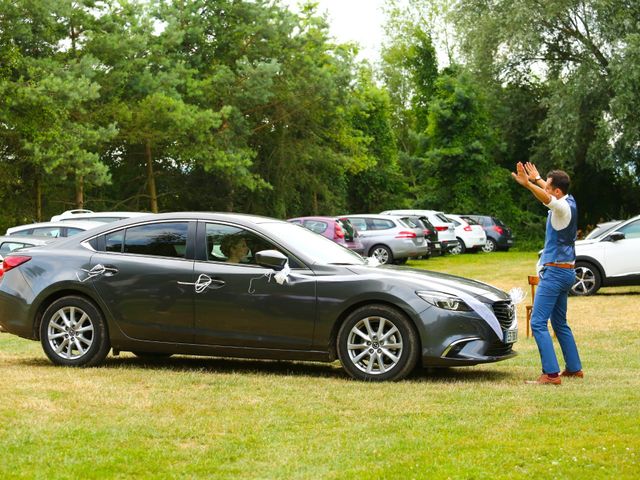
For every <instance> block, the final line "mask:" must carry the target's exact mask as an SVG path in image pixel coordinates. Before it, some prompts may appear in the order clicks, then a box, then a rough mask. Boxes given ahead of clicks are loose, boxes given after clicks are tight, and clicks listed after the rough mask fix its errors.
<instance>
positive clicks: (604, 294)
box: [596, 291, 640, 297]
mask: <svg viewBox="0 0 640 480" xmlns="http://www.w3.org/2000/svg"><path fill="white" fill-rule="evenodd" d="M596 295H597V296H598V297H637V296H640V292H637V291H636V292H598V293H596Z"/></svg>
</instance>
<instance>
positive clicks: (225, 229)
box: [205, 223, 298, 267]
mask: <svg viewBox="0 0 640 480" xmlns="http://www.w3.org/2000/svg"><path fill="white" fill-rule="evenodd" d="M205 230H206V236H207V260H209V261H212V262H225V263H235V264H242V265H257V262H256V258H255V255H256V253H257V252H260V251H262V250H279V251H281V249H279V248H278V247H276V246H275V245H273V244H272V243H271V242H269V241H267V240H265V239H264V238H262V237H260V236H258V235H256V234H255V233H253V232H250V231H248V230H245V229H243V228H240V227H234V226H232V225H223V224H217V223H207V225H206V229H205ZM283 253H284V252H283ZM289 262H290V265H291V266H292V267H295V266H297V265H298V264H297V262H296V261H295V260H293V259H292V258H291V257H289Z"/></svg>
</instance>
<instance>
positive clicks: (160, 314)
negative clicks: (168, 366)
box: [0, 213, 517, 380]
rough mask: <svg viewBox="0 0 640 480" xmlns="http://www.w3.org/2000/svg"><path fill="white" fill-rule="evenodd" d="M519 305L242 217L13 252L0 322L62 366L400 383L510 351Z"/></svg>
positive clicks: (212, 217) (125, 229) (136, 221)
mask: <svg viewBox="0 0 640 480" xmlns="http://www.w3.org/2000/svg"><path fill="white" fill-rule="evenodd" d="M240 251H242V256H240V257H236V255H238V252H240ZM232 258H233V259H232ZM514 310H515V308H514V305H513V303H512V301H511V298H510V297H509V295H508V294H506V293H505V292H503V291H501V290H498V289H496V288H494V287H491V286H489V285H486V284H484V283H480V282H477V281H474V280H468V279H464V278H460V277H455V276H452V275H446V274H441V273H434V272H428V271H424V270H414V269H410V268H403V267H394V266H383V265H378V266H374V265H373V264H369V262H368V261H366V260H365V259H363V258H362V257H361V256H359V255H357V254H355V253H353V252H351V251H349V250H348V249H345V248H342V247H340V246H339V245H336V244H335V243H334V242H332V241H330V240H328V239H327V238H325V237H323V236H321V235H317V234H315V233H313V232H311V231H309V230H307V229H305V228H303V227H301V226H298V225H294V224H291V223H288V222H284V221H280V220H275V219H271V218H265V217H257V216H249V215H236V214H215V213H170V214H159V215H153V216H148V217H138V218H133V219H127V220H121V221H118V222H115V223H110V224H105V225H104V226H103V227H100V228H98V229H95V230H93V231H89V232H86V233H82V234H78V235H76V236H74V237H70V238H67V239H62V240H59V241H57V242H53V243H51V244H48V245H44V246H41V247H35V248H30V249H25V250H20V251H19V252H15V253H10V254H9V255H8V256H7V257H6V258H5V259H4V262H3V267H2V270H0V326H2V327H4V329H5V330H6V331H8V332H9V333H12V334H15V335H19V336H21V337H25V338H29V339H33V340H39V341H40V343H41V344H42V348H43V350H44V352H45V353H46V355H47V356H48V357H49V359H50V360H51V361H52V362H53V363H54V364H57V365H67V366H92V365H97V364H99V363H101V362H102V361H103V360H104V358H105V357H106V355H107V354H108V352H109V350H110V349H113V352H114V353H115V354H117V353H119V352H120V351H130V352H134V353H135V354H136V355H141V356H144V355H156V356H157V355H159V354H160V355H166V356H169V355H171V354H189V355H216V356H228V357H250V358H273V359H295V360H313V361H326V362H331V361H334V360H335V359H336V358H339V359H340V361H341V362H342V365H343V367H344V369H345V370H346V372H347V373H348V374H349V375H351V376H352V377H354V378H357V379H363V380H397V379H400V378H403V377H405V376H406V375H407V374H408V373H409V372H410V371H411V370H412V369H413V368H414V366H415V365H416V364H417V362H418V361H421V363H422V364H423V365H438V366H464V365H475V364H479V363H488V362H496V361H500V360H504V359H507V358H510V357H512V356H514V355H515V352H514V351H513V350H512V346H513V342H515V341H516V338H517V321H516V320H515V314H514Z"/></svg>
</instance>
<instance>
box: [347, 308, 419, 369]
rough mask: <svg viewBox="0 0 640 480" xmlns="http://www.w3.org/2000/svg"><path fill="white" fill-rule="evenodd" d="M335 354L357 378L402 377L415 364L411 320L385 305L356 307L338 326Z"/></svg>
mask: <svg viewBox="0 0 640 480" xmlns="http://www.w3.org/2000/svg"><path fill="white" fill-rule="evenodd" d="M337 342H338V345H337V350H338V357H339V358H340V362H341V363H342V366H343V367H344V369H345V370H346V372H347V373H348V374H349V375H350V376H351V377H353V378H355V379H357V380H369V381H384V380H401V379H402V378H404V377H406V376H407V375H408V374H409V372H411V370H413V368H414V367H415V365H416V362H417V360H418V353H419V342H418V336H417V334H416V332H415V330H414V328H413V326H412V325H411V323H410V321H409V320H408V319H407V318H406V317H405V316H404V315H403V314H402V313H400V312H398V311H397V310H395V309H393V308H391V307H388V306H386V305H371V306H365V307H361V308H358V309H357V310H355V311H354V312H353V313H351V315H349V316H348V317H347V319H346V320H345V322H344V323H343V324H342V326H341V327H340V331H339V332H338V338H337Z"/></svg>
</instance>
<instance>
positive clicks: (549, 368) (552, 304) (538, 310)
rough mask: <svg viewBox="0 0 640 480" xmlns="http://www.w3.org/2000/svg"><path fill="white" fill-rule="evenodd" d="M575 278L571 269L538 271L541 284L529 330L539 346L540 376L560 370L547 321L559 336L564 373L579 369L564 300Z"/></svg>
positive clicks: (576, 350) (565, 300)
mask: <svg viewBox="0 0 640 480" xmlns="http://www.w3.org/2000/svg"><path fill="white" fill-rule="evenodd" d="M575 279H576V274H575V271H574V270H573V269H571V268H558V267H544V268H543V269H542V271H541V272H540V284H539V285H538V290H537V291H536V298H535V300H534V302H533V313H532V314H531V331H532V332H533V337H534V338H535V339H536V343H537V344H538V351H539V352H540V360H542V373H557V372H559V371H560V367H559V366H558V359H557V358H556V352H555V351H554V349H553V341H552V340H551V335H549V327H548V320H551V326H552V327H553V330H554V331H555V332H556V336H557V337H558V343H560V348H561V349H562V356H563V357H564V361H565V364H566V368H567V370H569V371H570V372H577V371H578V370H582V364H581V363H580V356H579V355H578V347H577V346H576V341H575V340H574V338H573V333H572V332H571V328H569V325H567V297H568V296H569V290H570V289H571V286H572V285H573V283H574V282H575Z"/></svg>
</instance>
